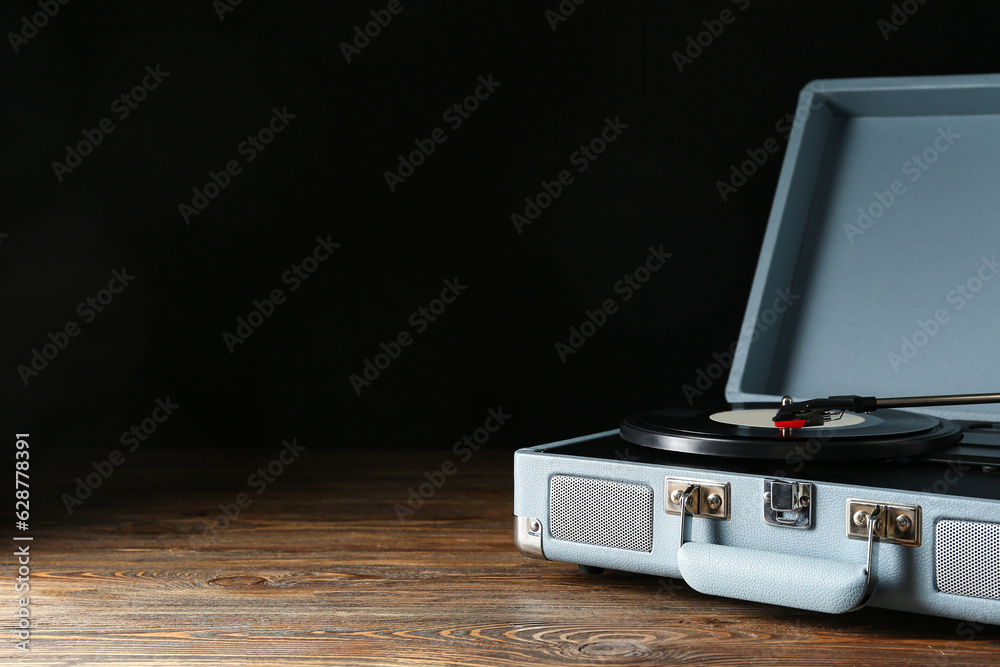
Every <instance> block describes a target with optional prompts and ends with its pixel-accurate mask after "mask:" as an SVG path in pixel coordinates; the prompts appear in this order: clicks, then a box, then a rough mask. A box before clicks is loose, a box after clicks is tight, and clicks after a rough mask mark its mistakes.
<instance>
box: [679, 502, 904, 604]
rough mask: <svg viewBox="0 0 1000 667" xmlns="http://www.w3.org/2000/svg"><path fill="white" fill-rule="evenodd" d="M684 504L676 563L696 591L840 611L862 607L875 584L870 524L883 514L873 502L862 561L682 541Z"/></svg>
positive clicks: (767, 602)
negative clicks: (851, 561)
mask: <svg viewBox="0 0 1000 667" xmlns="http://www.w3.org/2000/svg"><path fill="white" fill-rule="evenodd" d="M684 507H685V506H684V505H683V504H682V505H681V508H682V509H681V546H680V548H679V549H678V550H677V565H678V567H679V568H680V571H681V576H682V577H683V578H684V581H685V582H686V583H687V584H688V585H689V586H691V588H693V589H695V590H696V591H698V592H699V593H705V594H707V595H719V596H722V597H728V598H736V599H739V600H749V601H751V602H763V603H765V604H774V605H780V606H783V607H795V608H798V609H806V610H809V611H820V612H825V613H828V614H843V613H844V612H848V611H854V610H856V609H860V608H861V607H863V606H864V605H865V604H866V603H867V602H868V600H870V599H871V596H872V594H873V593H874V592H875V587H876V586H877V585H878V578H877V577H876V576H875V574H874V572H873V565H872V548H873V546H874V542H875V525H876V524H877V523H878V520H879V519H880V518H881V514H882V512H884V508H883V507H882V506H877V507H876V508H875V510H874V511H873V512H872V513H871V515H870V517H869V519H868V556H867V559H866V563H865V564H864V565H859V564H854V563H848V562H844V561H838V560H831V559H826V558H812V557H809V556H793V555H790V554H776V553H769V552H766V551H757V550H754V549H745V548H743V547H727V546H722V545H719V544H703V543H698V542H687V543H685V542H684V515H685V514H686V511H685V509H684Z"/></svg>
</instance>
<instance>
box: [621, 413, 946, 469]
mask: <svg viewBox="0 0 1000 667" xmlns="http://www.w3.org/2000/svg"><path fill="white" fill-rule="evenodd" d="M758 407H759V406H758ZM766 409H767V410H769V411H777V408H776V407H775V406H767V408H766ZM726 410H731V409H730V408H728V407H727V408H726ZM747 412H748V413H749V412H753V411H752V410H749V411H747ZM722 413H723V411H712V412H702V411H693V410H685V409H669V408H668V409H662V410H653V411H650V412H644V413H642V414H639V415H634V416H631V417H626V418H625V419H624V420H622V423H621V427H620V433H621V437H622V438H623V439H625V440H627V441H628V442H631V443H634V444H637V445H642V446H644V447H653V448H656V449H663V450H667V451H672V452H683V453H687V454H704V455H708V456H727V457H734V458H755V459H784V458H785V457H787V456H788V455H790V454H792V453H795V454H797V455H799V456H801V455H802V454H803V452H804V453H808V455H809V456H810V458H811V459H816V460H827V461H837V460H852V459H891V458H901V457H906V456H916V455H919V454H924V453H926V452H929V451H933V450H936V449H939V448H941V447H945V446H947V445H949V444H951V443H953V442H955V441H956V440H958V439H959V437H961V428H960V427H959V426H958V425H957V424H955V423H953V422H950V421H947V420H943V419H938V418H936V417H931V416H929V415H923V414H919V413H916V412H906V411H903V410H879V411H878V413H877V414H869V415H863V418H862V420H861V423H851V422H845V423H844V424H843V425H838V424H837V423H836V422H830V423H829V425H823V426H816V427H809V428H802V429H779V428H773V427H770V426H766V427H765V426H750V425H744V424H733V423H724V422H720V421H717V418H718V416H719V415H720V414H722ZM731 414H737V415H738V414H739V413H738V412H736V413H731ZM848 414H850V413H848ZM713 416H715V418H713ZM845 416H846V415H845ZM851 416H852V417H853V420H852V421H856V420H858V416H856V415H851Z"/></svg>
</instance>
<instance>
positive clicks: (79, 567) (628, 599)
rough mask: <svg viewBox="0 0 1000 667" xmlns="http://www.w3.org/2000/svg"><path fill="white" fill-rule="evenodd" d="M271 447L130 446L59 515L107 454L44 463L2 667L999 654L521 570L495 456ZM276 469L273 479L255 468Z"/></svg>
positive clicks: (873, 660) (947, 626)
mask: <svg viewBox="0 0 1000 667" xmlns="http://www.w3.org/2000/svg"><path fill="white" fill-rule="evenodd" d="M278 453H279V450H278V448H275V450H274V451H270V452H259V453H254V454H246V453H243V452H241V451H239V450H208V449H193V450H171V451H167V450H155V449H147V450H138V451H137V452H135V453H134V454H129V455H128V457H127V458H126V460H125V461H124V462H123V463H122V464H121V465H119V466H117V467H115V468H114V469H113V472H112V474H111V476H110V478H108V479H107V480H105V481H102V482H101V486H100V487H98V488H96V489H94V490H92V491H91V495H90V497H89V498H87V499H86V500H84V501H83V503H82V504H81V505H76V504H75V503H74V504H73V513H72V515H70V514H68V513H67V510H66V507H65V504H64V500H65V498H62V494H64V493H69V494H72V493H73V492H74V487H75V486H76V482H75V481H74V479H75V478H77V477H80V478H81V479H84V478H85V477H86V476H87V474H88V473H91V472H94V470H95V468H94V466H93V462H96V463H97V464H98V467H100V463H101V461H102V460H104V459H105V458H106V457H107V454H108V452H107V451H102V452H95V453H92V454H89V455H88V454H84V453H74V454H72V455H66V454H59V455H58V456H56V454H55V453H54V452H50V453H49V455H47V456H46V455H45V454H44V453H42V452H38V453H37V455H36V458H34V459H32V469H31V470H32V472H33V476H32V479H33V480H34V482H35V486H34V487H33V489H32V493H33V495H32V502H33V504H32V523H31V527H30V530H29V531H28V532H26V533H23V535H30V536H32V537H33V538H34V539H33V541H32V542H31V543H30V544H31V547H30V553H31V561H30V567H31V573H30V577H31V580H30V583H31V587H32V588H31V596H32V597H31V606H30V609H31V614H32V624H33V630H32V632H33V634H32V636H31V643H30V647H31V650H30V652H28V653H25V652H23V651H17V650H15V649H14V648H13V645H14V641H15V640H14V639H12V638H11V632H12V628H13V625H14V623H15V621H13V620H12V619H13V610H14V609H15V608H16V607H15V605H16V599H17V596H16V595H15V593H14V591H13V581H12V579H13V576H14V575H13V573H14V571H15V568H16V563H15V559H14V558H13V557H12V556H11V555H10V554H11V552H12V549H5V550H4V551H5V552H6V554H7V555H5V556H4V558H3V567H4V573H5V577H4V583H3V584H2V586H3V604H2V605H0V607H2V609H3V611H2V612H0V614H2V616H3V621H2V622H3V625H4V630H5V631H4V635H5V637H4V639H3V645H2V646H0V660H2V662H3V664H20V665H82V664H94V663H97V662H100V664H102V665H105V664H107V665H117V664H133V665H326V664H363V665H389V664H394V665H395V664H403V663H407V664H423V665H464V666H473V665H525V664H579V665H586V664H627V665H663V664H708V663H711V664H731V665H745V664H768V665H833V664H851V665H867V664H872V665H874V664H878V665H884V666H889V665H904V664H905V665H909V664H921V665H949V664H950V665H997V664H1000V629H998V628H996V627H990V626H987V627H980V626H977V627H973V626H971V625H970V624H963V623H960V622H958V621H954V620H949V619H940V618H932V617H927V616H919V615H914V614H907V613H901V612H889V611H884V610H877V609H866V610H862V611H861V612H858V613H854V614H849V615H846V616H828V615H822V614H816V613H806V612H800V611H795V610H790V609H783V608H777V607H768V606H764V605H759V604H753V603H748V602H740V601H733V600H725V599H718V598H711V597H706V596H703V595H700V594H698V593H695V592H693V591H691V590H690V589H688V588H687V587H686V586H685V585H684V584H683V583H680V582H678V581H673V580H667V579H660V580H658V579H656V578H655V577H650V576H639V575H631V574H624V573H614V572H611V573H606V574H604V575H601V576H585V575H581V574H579V573H578V571H577V568H576V567H575V566H573V565H567V564H562V563H550V562H545V561H539V560H534V559H528V558H525V557H524V556H522V555H521V554H519V553H518V552H517V551H515V550H514V547H513V545H512V541H511V514H512V474H511V468H512V454H511V452H508V451H503V452H501V451H486V450H484V451H480V452H477V453H475V454H474V455H473V456H472V457H471V458H470V459H469V460H468V461H465V462H462V461H460V460H458V459H457V458H456V457H455V456H454V455H453V454H451V453H450V452H375V453H367V454H366V453H352V454H343V453H337V452H333V451H321V450H319V449H311V448H310V449H306V450H305V451H303V452H299V453H298V456H297V458H293V457H292V455H291V454H290V453H286V454H285V458H286V460H287V461H289V462H288V463H287V464H285V463H282V464H281V470H280V472H279V473H278V474H277V475H275V474H273V473H274V472H275V471H277V470H278V466H277V465H274V464H273V463H272V462H273V461H277V460H280V459H279V458H278ZM446 461H451V463H452V465H454V469H453V470H452V469H451V468H450V467H448V466H445V465H444V464H445V462H446ZM269 464H270V465H271V473H268V474H269V475H270V482H267V481H266V480H265V478H264V477H257V478H251V477H250V476H251V475H253V474H256V473H255V471H256V470H257V469H258V468H261V467H263V468H265V470H266V468H267V466H268V465H269ZM442 467H445V468H446V472H447V471H448V470H451V472H452V474H450V475H449V474H445V473H441V476H440V477H438V476H437V475H435V474H434V473H435V471H440V470H441V469H442ZM106 470H107V468H106V467H105V471H106ZM425 472H426V473H427V475H425ZM428 475H429V477H428ZM96 479H97V478H93V477H92V480H96ZM429 479H430V480H432V481H431V482H428V480H429ZM434 481H436V482H442V483H441V485H440V488H435V489H434V490H433V494H427V495H429V496H430V497H429V498H427V499H426V500H423V504H422V505H420V506H419V507H416V508H415V509H413V513H412V515H409V514H405V513H403V514H404V516H402V518H400V517H399V516H398V514H400V513H401V512H399V509H400V507H403V506H406V503H407V497H408V495H409V489H410V488H413V489H414V490H415V491H419V487H420V485H421V484H422V483H424V482H428V483H429V484H430V486H425V487H424V489H423V491H424V492H427V491H428V490H429V489H430V488H432V487H433V483H432V482H434ZM262 487H263V488H262ZM83 491H86V489H84V490H83ZM258 491H260V493H258ZM240 494H245V496H241V495H240ZM67 497H68V496H67ZM247 500H249V503H248V504H245V506H244V507H242V508H239V511H240V515H239V518H238V519H237V520H231V521H230V522H229V523H230V525H229V526H228V527H223V526H222V524H223V521H222V520H219V521H214V522H213V517H214V516H216V515H219V514H220V509H219V506H220V504H222V505H223V506H228V509H229V510H230V513H231V514H232V513H235V509H234V508H238V506H239V504H240V502H244V503H245V501H247ZM417 504H418V503H417V502H416V501H415V500H414V502H413V505H417ZM211 523H214V524H215V532H214V534H213V533H212V532H210V531H207V530H206V529H207V528H208V527H209V526H210V525H211ZM9 543H10V542H9ZM15 544H18V543H15Z"/></svg>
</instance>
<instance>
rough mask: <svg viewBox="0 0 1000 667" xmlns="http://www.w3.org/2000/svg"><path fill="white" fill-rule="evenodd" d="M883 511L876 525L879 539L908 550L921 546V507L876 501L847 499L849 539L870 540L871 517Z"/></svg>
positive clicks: (876, 535)
mask: <svg viewBox="0 0 1000 667" xmlns="http://www.w3.org/2000/svg"><path fill="white" fill-rule="evenodd" d="M876 508H880V509H881V511H880V512H879V513H878V515H877V518H876V520H875V524H874V527H873V528H874V530H873V532H874V535H875V539H877V540H878V541H880V542H888V543H890V544H902V545H904V546H908V547H919V546H920V532H921V531H920V527H921V515H920V505H900V504H896V503H881V502H879V503H877V502H875V501H873V500H857V499H855V498H848V499H847V536H848V537H849V538H851V539H852V540H866V539H868V528H869V525H868V524H869V523H870V517H871V516H872V513H873V512H875V510H876Z"/></svg>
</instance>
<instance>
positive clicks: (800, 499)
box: [764, 479, 815, 528]
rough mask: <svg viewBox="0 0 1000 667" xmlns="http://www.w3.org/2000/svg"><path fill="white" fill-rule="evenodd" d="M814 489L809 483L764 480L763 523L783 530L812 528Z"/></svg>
mask: <svg viewBox="0 0 1000 667" xmlns="http://www.w3.org/2000/svg"><path fill="white" fill-rule="evenodd" d="M814 494H815V487H814V486H813V485H812V484H811V483H810V482H785V481H782V480H780V479H765V480H764V523H766V524H767V525H769V526H783V527H785V528H810V527H811V526H812V517H813V512H812V508H813V504H814Z"/></svg>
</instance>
